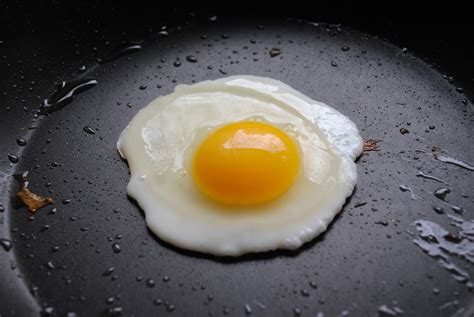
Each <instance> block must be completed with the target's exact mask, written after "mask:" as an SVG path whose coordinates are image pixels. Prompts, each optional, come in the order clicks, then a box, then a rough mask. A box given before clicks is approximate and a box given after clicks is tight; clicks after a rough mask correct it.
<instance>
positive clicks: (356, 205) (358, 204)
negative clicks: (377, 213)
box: [354, 201, 367, 208]
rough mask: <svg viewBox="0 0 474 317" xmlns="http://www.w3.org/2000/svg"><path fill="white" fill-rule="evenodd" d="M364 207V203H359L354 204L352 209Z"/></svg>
mask: <svg viewBox="0 0 474 317" xmlns="http://www.w3.org/2000/svg"><path fill="white" fill-rule="evenodd" d="M365 205H367V202H366V201H359V202H358V203H356V204H355V205H354V208H359V207H362V206H365Z"/></svg>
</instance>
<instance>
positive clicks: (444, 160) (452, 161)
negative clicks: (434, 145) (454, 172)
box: [435, 154, 474, 171]
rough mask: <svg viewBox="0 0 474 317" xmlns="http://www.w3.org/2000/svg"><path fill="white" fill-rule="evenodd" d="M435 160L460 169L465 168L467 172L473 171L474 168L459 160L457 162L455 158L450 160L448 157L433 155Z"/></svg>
mask: <svg viewBox="0 0 474 317" xmlns="http://www.w3.org/2000/svg"><path fill="white" fill-rule="evenodd" d="M435 158H436V159H437V160H438V161H441V162H444V163H449V164H453V165H457V166H459V167H462V168H465V169H467V170H469V171H474V166H472V165H470V164H467V163H465V162H463V161H461V160H457V159H455V158H452V157H448V156H444V155H440V154H435Z"/></svg>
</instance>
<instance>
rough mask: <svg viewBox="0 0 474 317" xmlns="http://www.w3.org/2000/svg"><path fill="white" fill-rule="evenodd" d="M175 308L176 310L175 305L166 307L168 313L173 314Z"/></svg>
mask: <svg viewBox="0 0 474 317" xmlns="http://www.w3.org/2000/svg"><path fill="white" fill-rule="evenodd" d="M174 308H175V307H174V305H172V304H169V305H168V306H167V307H166V311H167V312H172V311H173V310H174Z"/></svg>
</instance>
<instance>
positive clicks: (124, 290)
mask: <svg viewBox="0 0 474 317" xmlns="http://www.w3.org/2000/svg"><path fill="white" fill-rule="evenodd" d="M3 6H4V7H3V10H1V12H0V17H1V21H2V32H1V33H0V34H1V36H0V41H1V42H0V52H1V54H0V56H1V60H0V74H1V76H2V80H1V81H0V91H1V92H2V94H1V97H0V98H1V102H0V118H1V125H0V130H1V141H0V154H1V155H0V172H1V174H0V176H1V184H0V194H1V196H0V197H1V198H0V205H1V208H0V223H1V226H0V238H2V239H3V240H2V247H0V304H1V306H0V315H1V316H30V315H31V316H35V315H38V314H42V315H45V316H66V315H67V316H94V315H105V316H108V315H125V316H145V315H167V314H169V315H176V316H206V315H207V316H220V315H228V316H243V315H246V314H252V315H256V316H292V315H303V316H318V314H319V313H321V314H319V316H322V314H324V316H338V315H344V316H345V315H350V316H376V315H383V316H386V315H389V316H390V315H396V314H401V313H402V311H403V313H404V315H407V316H421V315H423V316H447V315H459V316H462V315H466V316H472V314H473V312H474V301H473V296H472V289H470V288H469V285H470V284H469V282H468V281H469V280H470V278H469V279H462V278H460V277H459V275H456V274H455V273H453V272H454V271H455V270H454V269H453V268H452V267H451V268H449V267H448V268H446V265H445V266H444V267H443V265H442V260H441V259H440V258H439V257H438V258H436V257H432V256H430V255H428V254H427V253H426V252H424V251H423V250H422V249H421V248H420V247H419V246H418V245H416V244H415V243H414V242H413V240H420V239H421V238H420V232H419V230H418V229H419V228H418V227H417V226H416V225H415V224H414V223H415V222H416V221H419V220H420V219H421V220H425V221H431V222H432V223H435V224H438V225H439V226H442V227H443V228H445V229H446V230H450V231H452V232H451V234H452V235H454V236H456V234H458V235H459V232H460V230H461V229H460V228H458V227H454V226H453V225H452V223H453V218H450V216H448V215H451V216H453V215H454V216H456V217H461V218H462V219H465V220H466V221H467V220H469V219H472V218H473V207H474V200H473V193H472V189H473V185H474V182H473V179H474V178H473V173H474V172H473V171H471V170H469V169H466V168H462V167H460V166H459V165H456V164H449V163H446V162H442V161H440V160H437V159H436V156H435V155H434V154H436V153H441V154H442V156H439V157H452V158H455V159H458V160H462V161H463V162H466V163H468V164H469V163H470V164H472V163H473V162H474V150H473V147H472V144H471V143H472V136H473V112H472V102H471V100H472V96H473V94H474V89H473V84H474V82H473V77H472V74H473V70H474V67H473V65H474V54H473V52H474V46H473V42H472V40H471V41H469V40H467V38H468V35H467V34H468V33H469V29H470V28H472V26H470V25H453V24H446V25H443V24H439V23H438V24H436V25H434V24H433V25H426V24H417V25H414V24H406V23H405V22H403V21H402V19H400V18H399V17H397V16H396V15H395V14H394V15H390V14H387V13H386V14H385V15H384V16H379V18H378V19H375V20H374V19H372V20H370V21H369V20H368V19H365V18H354V17H353V15H352V14H351V10H349V9H346V10H342V9H341V10H338V11H337V15H336V14H334V13H323V11H321V13H318V14H317V15H312V16H311V15H309V14H308V13H307V12H306V13H305V12H304V10H301V12H283V11H280V12H273V13H274V15H273V16H272V17H269V16H268V12H266V15H265V17H262V16H263V15H260V14H259V12H257V13H255V14H254V15H255V16H254V17H248V16H247V17H245V18H243V17H242V15H241V16H240V17H238V18H236V17H235V16H234V17H232V16H229V15H228V12H229V11H225V10H215V11H212V10H201V9H198V10H189V9H188V10H178V9H173V10H169V9H165V8H156V9H154V10H151V9H149V8H144V7H140V6H134V7H133V8H131V7H130V6H129V7H125V6H120V5H117V4H113V3H110V2H101V3H100V4H94V3H90V2H89V3H88V2H81V3H76V2H75V3H74V4H58V3H56V2H42V3H38V4H22V3H12V4H4V5H3ZM328 12H331V11H328ZM332 12H334V11H332ZM238 13H239V12H237V11H235V10H234V11H233V14H234V15H238ZM241 13H243V12H241ZM260 13H262V14H263V12H260ZM164 26H166V27H164ZM133 47H135V48H133ZM274 47H276V48H279V49H280V50H281V54H280V55H278V56H275V57H272V56H270V54H269V51H270V50H271V49H272V48H274ZM140 48H141V49H140ZM189 55H192V56H194V57H195V58H196V59H197V62H189V61H188V60H187V59H186V57H187V56H189ZM98 59H99V60H100V61H101V63H98ZM177 60H179V61H180V62H179V63H176V61H177ZM178 64H180V65H178ZM234 74H252V75H259V76H268V77H272V78H275V79H279V80H282V81H283V82H285V83H287V84H289V85H291V86H293V87H294V88H296V89H298V90H300V91H301V92H303V93H304V94H306V95H308V96H310V97H312V98H314V99H316V100H319V101H322V102H325V103H327V104H329V105H331V106H333V107H335V108H336V109H338V110H339V111H341V112H342V113H344V114H346V115H347V116H349V117H350V118H351V119H352V120H353V121H354V122H355V123H356V124H357V125H358V127H359V129H360V132H361V134H362V136H363V137H364V139H375V140H379V142H378V144H379V151H371V152H367V153H366V155H363V156H362V157H361V158H360V159H359V160H358V162H357V164H358V174H359V181H358V184H357V188H356V190H355V192H354V194H353V196H352V197H351V198H350V199H349V200H348V201H347V203H346V205H345V206H344V209H343V210H342V212H341V213H340V214H339V216H338V217H337V218H336V219H335V221H334V222H333V224H332V225H331V226H330V227H329V228H328V231H327V232H326V233H325V234H323V235H322V236H320V237H318V238H317V239H315V240H314V241H312V242H310V243H307V244H305V245H304V246H303V247H302V248H300V249H299V250H296V251H272V252H267V253H263V254H251V255H246V256H242V257H238V258H219V257H213V256H207V255H203V254H200V253H195V252H189V251H183V250H180V249H178V248H175V247H173V246H172V245H169V244H167V243H165V242H163V241H160V240H159V239H157V238H156V237H155V236H154V235H153V234H152V233H151V232H150V231H149V230H147V228H146V225H145V221H144V215H143V213H142V211H141V210H140V209H139V207H138V206H137V204H136V203H135V202H134V201H132V200H130V199H128V198H127V195H126V191H125V189H126V185H127V182H128V178H129V174H128V168H127V165H126V162H124V161H122V160H121V159H120V158H119V156H118V154H117V152H116V145H115V144H116V141H117V138H118V136H119V134H120V132H121V131H122V130H123V128H124V127H125V126H126V124H127V123H128V122H129V120H130V119H131V118H132V117H133V116H134V114H135V113H136V112H137V111H138V110H139V109H140V108H142V107H144V106H145V105H146V104H147V103H148V102H149V101H151V100H153V99H154V98H156V97H157V96H158V95H161V94H167V93H170V92H171V91H172V89H173V88H174V87H175V86H176V85H177V84H179V83H193V82H198V81H202V80H206V79H214V78H219V77H222V76H228V75H234ZM91 80H95V81H97V84H95V82H92V83H91ZM62 81H67V82H68V84H69V86H67V87H66V89H62V90H61V83H62ZM71 82H72V83H71ZM78 83H79V84H78ZM81 84H82V86H81ZM74 85H75V86H74ZM71 87H76V88H77V89H76V90H75V91H74V92H72V91H71V89H68V88H71ZM58 91H59V92H58ZM68 93H70V94H69V95H68ZM44 100H48V102H46V103H44ZM55 102H56V103H55ZM41 105H43V107H42V106H41ZM51 105H53V106H54V107H52V108H48V106H51ZM45 109H47V110H45ZM39 110H43V112H42V113H38V111H39ZM401 131H402V132H403V133H401ZM18 138H22V139H25V140H26V145H24V144H23V142H22V141H21V140H20V141H18V140H17V139H18ZM20 145H22V146H20ZM433 151H434V152H433ZM433 153H434V154H433ZM8 154H11V155H15V156H17V157H18V161H17V160H16V158H15V157H14V156H11V155H10V156H8ZM24 171H28V172H29V174H28V181H29V184H30V188H31V190H32V191H34V192H36V193H38V194H41V195H43V196H51V197H52V198H53V199H54V204H53V205H51V206H47V207H45V208H43V209H40V210H39V211H38V212H37V213H36V214H34V215H32V214H30V213H29V212H28V211H27V210H26V209H25V207H23V206H22V205H21V204H19V201H18V200H17V199H16V197H15V194H16V192H17V191H18V187H19V186H18V183H17V182H16V181H15V179H14V177H12V175H14V174H18V173H22V172H24ZM419 171H422V172H423V173H425V174H426V175H432V176H435V177H437V178H439V179H441V180H442V181H444V182H445V183H447V184H449V185H446V184H444V183H441V182H440V181H437V180H434V179H429V178H424V177H419V176H417V173H419ZM443 187H445V188H448V189H449V190H450V192H449V193H448V194H447V196H446V200H447V202H445V201H442V200H441V199H439V198H438V197H436V196H435V195H434V193H435V192H436V190H437V189H439V188H443ZM408 188H410V190H408ZM451 206H457V207H459V206H462V208H463V210H461V209H460V208H458V209H457V210H456V211H457V212H458V213H459V214H457V213H456V211H455V210H452V207H451ZM433 207H442V208H443V210H444V213H441V211H440V209H438V212H440V213H438V212H436V211H435V210H434V209H433ZM466 223H467V224H469V223H468V222H466ZM437 238H438V239H440V240H441V239H444V238H443V237H439V236H438V237H437ZM451 238H452V237H451ZM457 238H458V239H459V236H458V237H457ZM430 239H431V240H430ZM433 239H435V238H434V237H433V235H431V236H429V235H428V236H427V237H425V239H421V240H422V241H425V242H426V243H429V244H430V245H435V244H436V242H437V241H433ZM462 241H466V242H468V241H467V239H466V238H464V239H462ZM10 242H11V243H10ZM438 242H439V241H438ZM458 243H459V241H458ZM117 246H118V247H117ZM444 253H446V252H444ZM449 258H450V261H451V262H450V263H453V264H455V265H456V266H457V267H458V268H460V269H462V270H463V272H465V273H466V274H469V275H470V276H474V270H473V268H472V265H471V266H470V264H469V262H468V261H466V259H463V258H462V257H459V256H456V255H450V256H449ZM456 278H457V279H456ZM459 280H462V281H459Z"/></svg>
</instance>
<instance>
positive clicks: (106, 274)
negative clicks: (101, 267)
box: [102, 266, 115, 276]
mask: <svg viewBox="0 0 474 317" xmlns="http://www.w3.org/2000/svg"><path fill="white" fill-rule="evenodd" d="M114 271H115V267H113V266H111V267H109V268H108V269H107V270H105V272H104V273H102V275H103V276H110V275H111V274H112V273H113V272H114Z"/></svg>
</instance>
